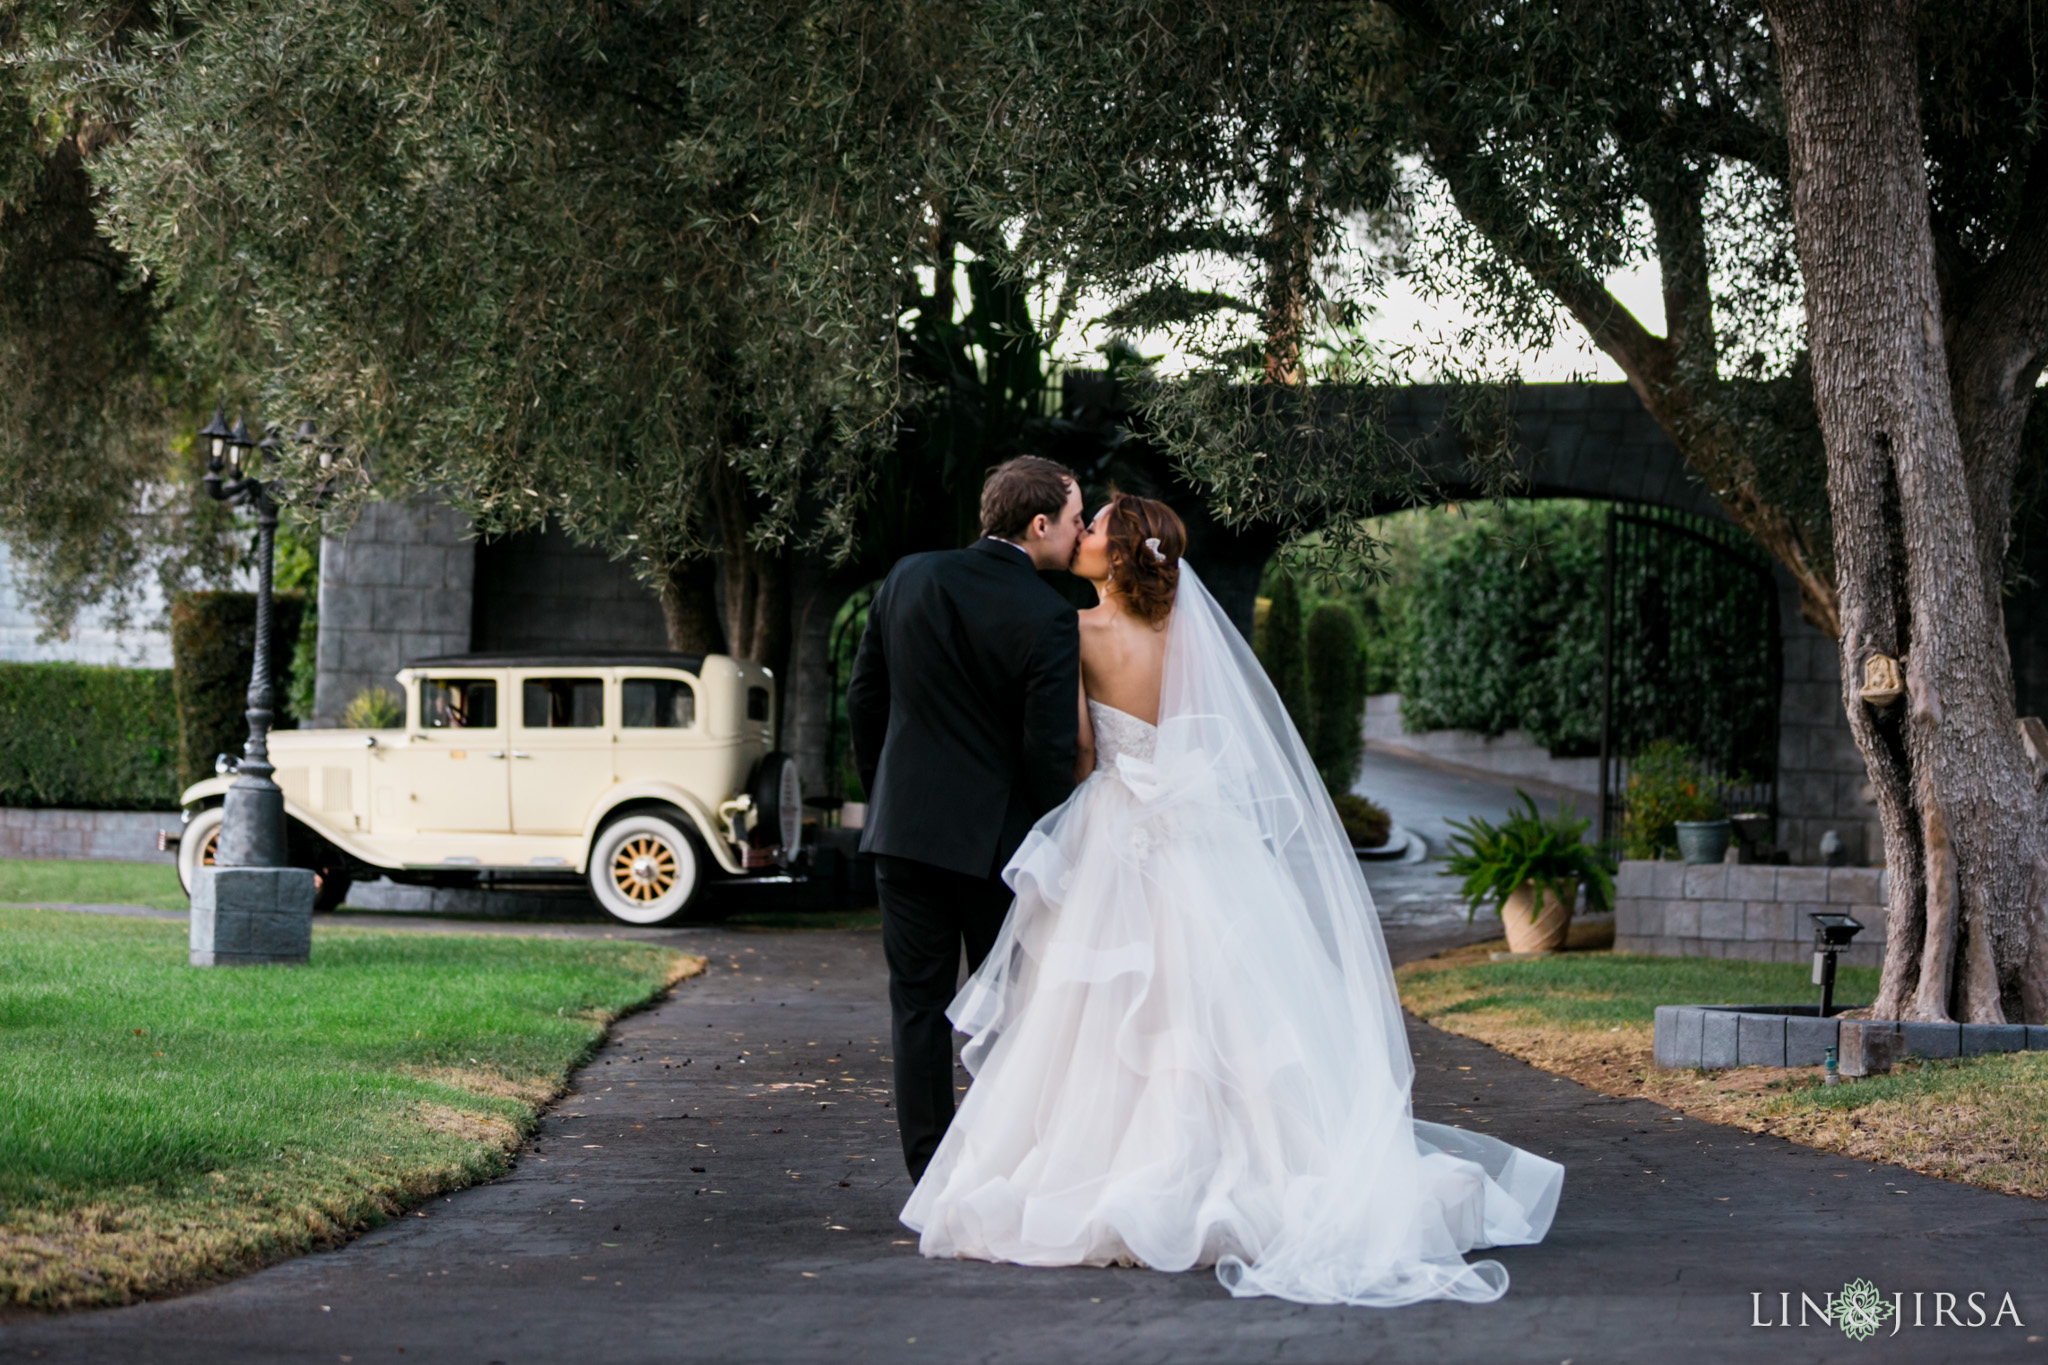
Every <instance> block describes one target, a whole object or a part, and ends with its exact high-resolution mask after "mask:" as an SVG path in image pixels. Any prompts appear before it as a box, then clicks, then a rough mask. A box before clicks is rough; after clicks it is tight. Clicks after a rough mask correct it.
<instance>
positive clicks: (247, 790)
mask: <svg viewBox="0 0 2048 1365" xmlns="http://www.w3.org/2000/svg"><path fill="white" fill-rule="evenodd" d="M199 437H200V439H201V440H202V441H204V442H205V443H206V476H205V479H204V483H205V485H206V492H207V495H208V496H209V497H212V498H214V499H215V500H216V501H219V502H224V503H227V504H228V505H229V506H231V507H247V508H249V509H251V510H252V511H254V512H255V513H256V569H257V580H256V663H255V667H254V668H253V669H251V670H250V678H249V713H248V714H249V740H248V743H246V744H244V745H243V746H242V761H241V762H240V763H239V764H237V765H236V768H235V781H234V785H232V786H231V787H229V788H228V793H227V801H226V803H225V808H224V809H223V810H222V812H221V826H220V840H219V842H218V843H217V844H216V845H215V851H214V865H213V866H211V867H202V868H200V869H198V875H197V876H196V877H195V878H194V880H193V883H192V921H191V954H190V961H191V963H192V965H193V966H195V967H229V966H251V965H254V964H257V963H265V962H304V961H306V960H307V958H308V957H309V956H310V955H311V953H312V945H313V894H314V885H313V873H312V871H311V870H310V869H307V868H301V867H292V866H291V865H290V862H289V857H290V855H289V852H288V849H287V846H286V840H285V816H284V791H283V789H282V788H280V787H279V786H278V785H277V783H276V782H275V781H273V780H272V777H271V774H272V773H273V771H274V769H273V768H272V767H271V763H270V721H271V717H272V715H273V714H274V711H275V705H276V695H277V693H276V687H275V685H274V684H273V682H272V679H271V667H270V616H271V610H270V608H271V603H270V575H271V558H272V554H273V551H274V550H275V549H276V544H277V503H276V501H275V500H274V499H273V498H272V497H271V496H270V487H269V485H267V484H265V483H264V482H263V480H261V479H259V478H257V477H256V468H255V460H254V459H253V458H252V457H251V455H250V452H251V451H252V450H253V449H258V448H259V447H257V445H256V442H255V441H253V440H252V439H250V436H249V428H248V427H247V426H246V425H244V424H243V422H242V419H241V418H239V417H237V418H236V419H235V425H234V427H233V428H232V429H230V428H229V427H228V425H227V423H226V422H225V421H224V420H223V417H222V414H221V411H220V409H218V408H216V409H214V413H213V420H212V421H211V422H208V423H207V424H206V426H205V427H204V428H202V429H201V430H200V432H199ZM260 449H262V450H264V451H265V452H266V453H268V452H271V451H275V450H276V449H277V440H276V438H275V437H271V438H269V439H266V440H265V441H264V442H263V444H262V446H261V447H260Z"/></svg>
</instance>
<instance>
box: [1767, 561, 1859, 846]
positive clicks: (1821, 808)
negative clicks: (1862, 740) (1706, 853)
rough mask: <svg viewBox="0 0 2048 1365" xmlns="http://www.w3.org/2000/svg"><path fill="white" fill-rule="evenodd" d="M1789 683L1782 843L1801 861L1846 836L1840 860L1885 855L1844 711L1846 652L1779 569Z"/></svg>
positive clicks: (1783, 698) (1781, 750)
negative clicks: (1832, 837) (1810, 620)
mask: <svg viewBox="0 0 2048 1365" xmlns="http://www.w3.org/2000/svg"><path fill="white" fill-rule="evenodd" d="M1777 577H1778V586H1779V611H1780V613H1781V620H1782V622H1783V624H1782V626H1781V627H1780V632H1779V633H1780V641H1781V646H1782V648H1783V651H1784V667H1785V675H1784V681H1783V683H1782V684H1781V685H1780V687H1779V689H1778V829H1777V843H1778V844H1779V846H1780V847H1782V848H1784V849H1786V850H1787V851H1788V852H1789V853H1790V854H1791V856H1792V861H1793V862H1794V863H1798V864H1813V863H1821V862H1824V861H1826V860H1825V859H1824V858H1823V857H1822V856H1821V851H1820V845H1821V840H1822V839H1823V838H1824V837H1826V835H1827V832H1828V831H1829V830H1834V831H1835V832H1836V833H1837V834H1839V835H1840V836H1841V839H1842V861H1843V862H1845V863H1851V864H1856V865H1861V864H1864V863H1869V862H1875V861H1877V860H1879V859H1882V858H1883V857H1884V835H1883V833H1882V832H1881V831H1880V830H1879V828H1878V824H1877V806H1876V804H1875V803H1874V801H1873V800H1872V798H1871V796H1870V780H1869V777H1868V775H1867V774H1866V773H1865V772H1864V770H1863V755H1862V754H1861V753H1860V752H1859V751H1858V750H1857V748H1856V740H1855V737H1854V736H1852V735H1851V734H1850V733H1849V718H1848V716H1846V715H1845V714H1843V711H1842V671H1841V655H1840V653H1839V651H1838V649H1837V646H1836V644H1835V642H1834V641H1833V640H1831V639H1829V638H1828V637H1827V636H1826V635H1823V634H1822V633H1821V632H1820V631H1819V630H1817V629H1815V628H1814V627H1813V626H1810V625H1808V624H1807V623H1806V621H1805V620H1804V619H1802V618H1801V617H1800V615H1799V594H1798V591H1797V589H1795V588H1794V587H1793V586H1792V580H1791V576H1790V575H1788V574H1786V573H1785V572H1784V570H1782V569H1780V570H1779V571H1778V575H1777Z"/></svg>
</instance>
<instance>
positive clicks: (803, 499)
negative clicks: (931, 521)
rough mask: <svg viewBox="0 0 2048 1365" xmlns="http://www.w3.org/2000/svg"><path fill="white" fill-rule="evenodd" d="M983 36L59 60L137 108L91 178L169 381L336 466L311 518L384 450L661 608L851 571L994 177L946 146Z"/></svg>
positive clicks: (279, 17)
mask: <svg viewBox="0 0 2048 1365" xmlns="http://www.w3.org/2000/svg"><path fill="white" fill-rule="evenodd" d="M57 8H59V9H64V8H71V9H76V8H79V6H75V5H74V6H68V7H67V6H61V5H60V6H57ZM970 23H971V15H970V14H969V13H967V12H965V11H963V10H961V9H958V8H956V7H952V6H930V5H928V6H911V7H908V8H906V7H902V6H895V5H884V4H879V3H870V2H869V0H856V2H855V3H851V4H848V3H843V2H841V0H834V2H833V3H824V0H777V2H776V3H770V4H764V5H743V6H725V7H712V8H708V9H707V8H701V7H700V8H694V9H693V8H687V7H685V8H678V7H674V6H669V5H662V4H653V5H632V6H591V5H587V4H582V3H578V2H577V0H541V2H540V3H537V4H529V5H523V6H513V7H510V8H502V7H501V8H488V7H486V8H476V7H466V6H458V7H455V8H452V9H431V10H428V11H423V12H421V13H420V14H419V15H416V16H411V17H409V18H408V19H407V21H406V22H403V23H394V22H391V21H390V16H389V14H388V13H387V12H386V9H385V8H384V7H382V6H380V5H377V4H375V3H365V2H364V0H343V3H337V4H324V5H316V6H298V7H293V6H280V5H277V4H275V3H270V2H269V0H231V3H227V4H221V5H213V6H208V7H207V8H206V9H205V10H204V12H203V14H201V15H197V16H195V17H194V18H191V19H189V20H185V21H184V22H181V23H178V24H175V25H170V26H166V27H164V28H162V29H152V30H148V31H145V32H141V33H137V34H134V35H131V36H130V38H129V40H128V41H127V42H125V43H124V44H121V45H119V46H117V47H116V46H109V47H106V48H103V49H101V50H98V51H86V50H81V49H80V48H77V47H71V48H60V52H59V54H58V55H62V56H68V57H71V58H73V59H75V60H76V62H77V65H76V66H75V67H73V68H72V69H73V70H74V71H75V72H76V76H75V78H74V79H73V80H72V81H71V82H70V84H69V85H68V86H67V88H66V91H65V94H66V96H67V97H68V98H71V99H75V100H78V101H81V102H84V103H86V104H88V105H90V106H93V107H99V108H110V109H111V108H118V109H123V110H129V111H133V117H132V118H131V119H130V120H129V121H128V122H126V123H125V124H124V125H123V128H124V132H125V136H124V137H123V138H122V139H121V140H120V141H119V143H118V144H117V145H116V146H115V147H113V148H110V149H109V151H108V152H107V153H106V154H105V155H104V156H102V157H100V158H99V159H97V160H96V161H95V162H94V166H93V170H94V175H95V177H96V180H97V182H98V184H99V185H100V187H101V190H102V193H103V194H104V196H105V212H104V217H105V219H106V221H107V222H108V223H110V224H111V225H112V227H113V229H114V233H115V236H116V238H117V240H118V242H119V244H120V246H121V247H122V249H124V250H126V251H128V252H130V253H131V254H132V256H133V257H134V259H136V260H137V261H138V262H139V263H141V264H142V265H143V266H144V267H145V268H146V269H147V270H148V271H149V273H150V277H151V278H152V279H153V280H154V281H157V282H158V287H159V289H160V290H161V291H162V296H163V297H164V298H165V299H166V300H167V301H168V303H169V311H168V312H167V313H166V315H165V319H164V322H163V325H162V326H161V327H160V328H159V330H158V336H159V337H160V338H162V339H164V340H165V344H166V345H167V346H169V347H170V348H171V349H172V351H173V352H174V356H175V359H176V360H177V362H178V363H179V364H181V365H184V366H189V367H190V368H192V369H193V370H195V371H196V372H199V373H202V374H209V375H214V374H219V375H224V376H229V377H230V379H229V382H230V383H231V385H232V389H233V392H234V393H236V394H247V395H254V394H259V393H260V394H261V395H263V397H264V404H263V407H264V414H265V416H266V417H269V418H270V419H271V420H273V421H279V422H283V423H285V424H287V425H288V424H289V423H290V422H291V421H293V420H295V419H297V418H299V417H301V416H311V417H315V418H317V419H318V420H319V421H320V424H321V427H322V429H323V431H326V432H328V433H330V434H332V435H334V436H335V437H337V438H338V439H339V440H340V441H341V442H342V443H343V444H342V446H341V447H340V448H339V449H335V450H330V452H329V453H330V455H333V456H335V457H336V458H337V463H336V464H335V465H333V466H332V467H330V468H329V469H328V470H326V471H323V470H321V469H320V468H319V467H318V466H317V464H316V462H315V461H314V459H313V452H311V451H308V450H304V449H287V450H285V451H282V452H280V467H279V472H280V473H281V475H282V476H283V479H284V482H285V487H286V492H287V497H288V500H292V501H296V502H305V501H307V500H308V498H309V497H310V494H311V492H312V490H313V489H314V488H315V487H316V486H317V485H319V484H320V483H321V482H323V481H330V482H329V492H330V495H331V501H330V505H331V506H333V507H334V508H335V509H336V510H337V511H338V512H340V511H345V509H346V506H347V504H348V503H349V502H350V501H351V500H353V499H357V498H360V497H363V496H367V495H368V494H369V493H370V492H371V489H370V487H369V482H368V469H367V466H366V463H365V461H366V460H367V458H368V454H369V452H371V451H373V450H374V451H375V452H376V461H377V466H376V470H375V479H376V481H377V482H378V483H379V484H382V485H384V486H385V487H387V488H398V487H402V486H406V485H411V486H417V487H431V488H435V489H439V490H442V491H443V492H444V493H445V494H446V496H448V497H450V498H451V499H452V500H453V501H454V502H455V503H456V504H457V505H459V506H460V507H461V508H462V509H463V510H465V511H467V512H469V513H470V514H471V515H472V516H473V517H474V518H475V519H476V522H477V525H478V526H479V528H480V529H482V530H483V531H485V532H487V533H491V534H496V533H500V532H504V531H508V530H513V529H519V528H523V527H531V526H536V525H539V524H540V523H541V522H542V520H543V519H544V518H547V517H550V516H552V517H553V518H554V519H555V520H556V522H557V523H558V524H560V525H561V526H562V527H563V528H564V529H565V530H566V531H567V532H568V533H569V534H570V535H571V536H572V537H574V538H576V539H577V540H579V541H582V542H585V543H596V544H600V545H602V546H604V547H605V548H607V549H609V550H611V551H612V552H614V553H616V554H619V555H621V556H629V557H631V559H632V560H633V561H634V562H635V563H636V565H638V566H639V567H640V568H641V569H642V570H643V571H644V572H646V573H647V574H648V575H649V576H650V577H654V578H657V579H659V578H661V577H662V576H663V575H664V574H666V573H667V572H668V571H669V570H670V569H671V568H672V566H673V565H674V564H675V563H676V561H678V560H681V559H688V558H693V557H698V556H702V555H704V554H707V553H711V552H713V551H717V552H719V553H722V554H732V555H737V554H740V553H741V552H743V551H745V550H747V549H748V548H749V547H751V548H753V549H757V550H763V551H775V552H779V551H780V549H782V548H783V547H786V546H788V545H790V544H792V543H795V542H797V541H809V542H811V543H814V544H816V545H818V546H820V547H822V548H823V549H824V550H825V551H826V552H827V553H828V554H832V555H835V556H843V555H845V554H848V553H851V552H852V550H853V549H854V548H855V546H856V545H857V543H858V540H859V534H858V533H859V530H860V526H859V524H858V522H857V521H856V513H857V512H858V510H859V509H860V506H861V504H862V501H863V498H864V495H865V494H866V492H867V489H868V485H869V483H870V481H871V479H872V478H873V476H874V474H875V473H876V459H877V457H879V456H883V455H886V454H887V453H888V452H889V451H890V449H891V448H892V445H893V441H894V436H895V424H894V417H895V411H896V407H897V404H898V403H899V401H900V400H901V398H902V397H903V396H904V393H905V385H904V376H903V373H902V365H901V361H902V357H901V349H902V345H903V340H902V338H901V336H900V335H899V332H898V328H897V320H898V318H899V316H901V315H902V314H903V312H904V311H905V307H906V304H907V303H908V299H907V297H906V296H907V294H908V293H909V288H908V286H907V283H906V282H907V281H909V280H911V279H912V278H913V277H914V275H915V272H916V269H917V267H919V266H930V265H931V264H932V263H933V261H934V256H935V248H936V247H937V245H938V244H939V242H940V241H941V240H942V239H943V240H945V241H946V242H947V243H948V244H949V245H950V244H951V242H953V241H956V240H959V239H960V234H959V233H957V232H949V231H947V230H944V229H945V224H947V223H948V222H949V221H950V220H951V214H950V211H949V204H950V202H951V199H952V197H953V196H955V195H956V194H957V193H958V192H959V190H958V186H959V185H960V182H962V181H963V180H971V178H972V176H973V175H974V174H976V173H980V172H981V170H982V169H989V170H991V171H992V168H986V167H985V163H983V162H981V161H979V160H977V159H976V158H975V157H974V156H973V155H972V154H971V153H963V154H960V155H957V156H956V155H955V151H954V148H953V141H954V139H955V137H956V135H957V134H956V129H957V128H960V127H963V126H964V127H967V128H969V129H972V128H973V127H974V126H976V121H969V122H968V123H966V124H964V125H963V124H960V123H957V122H956V121H955V119H954V118H953V115H954V113H955V112H956V110H955V108H954V107H953V103H952V102H953V101H955V99H956V96H955V95H954V93H953V92H954V91H955V90H956V88H957V87H958V86H959V85H961V84H962V83H963V78H964V76H965V67H966V66H967V65H968V64H969V63H971V61H972V60H973V56H974V48H973V44H972V42H971V34H970V32H969V27H970ZM227 70H232V71H235V72H237V73H239V76H238V79H236V80H233V81H223V80H221V79H220V78H219V73H220V72H221V71H227ZM282 91H289V92H290V97H289V98H284V97H281V96H280V94H279V92H282ZM202 225H203V226H202ZM195 234H196V235H195ZM337 471H338V473H337Z"/></svg>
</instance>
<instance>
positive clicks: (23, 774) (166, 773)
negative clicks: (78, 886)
mask: <svg viewBox="0 0 2048 1365" xmlns="http://www.w3.org/2000/svg"><path fill="white" fill-rule="evenodd" d="M177 750H178V726H177V708H176V703H175V700H174V698H173V695H172V688H171V675H170V673H169V672H167V671H166V670H164V669H159V668H102V667H97V666H94V665H89V664H0V805H5V806H31V807H42V808H49V807H64V808H72V809H80V810H168V809H170V808H171V807H172V806H174V805H176V804H177V799H178V777H177V763H176V760H177Z"/></svg>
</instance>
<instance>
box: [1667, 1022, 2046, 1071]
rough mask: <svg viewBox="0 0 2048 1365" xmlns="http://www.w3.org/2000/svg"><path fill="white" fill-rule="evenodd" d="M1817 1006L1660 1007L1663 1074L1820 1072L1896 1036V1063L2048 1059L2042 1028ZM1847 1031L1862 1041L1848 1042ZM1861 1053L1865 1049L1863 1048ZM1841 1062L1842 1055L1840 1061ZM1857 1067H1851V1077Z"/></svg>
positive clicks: (1893, 1049)
mask: <svg viewBox="0 0 2048 1365" xmlns="http://www.w3.org/2000/svg"><path fill="white" fill-rule="evenodd" d="M1817 1010H1818V1007H1817V1006H1814V1005H1659V1006H1657V1019H1656V1029H1655V1038H1654V1042H1653V1045H1652V1046H1653V1049H1654V1053H1655V1059H1656V1064H1657V1065H1658V1066H1661V1067H1697V1068H1700V1069H1703V1070H1708V1071H1722V1070H1726V1069H1727V1068H1729V1067H1733V1066H1819V1065H1821V1064H1822V1063H1823V1062H1824V1061H1825V1060H1826V1058H1827V1050H1828V1049H1829V1048H1831V1047H1832V1048H1837V1049H1841V1053H1842V1054H1846V1053H1847V1052H1848V1051H1849V1047H1850V1045H1852V1044H1855V1045H1860V1044H1861V1042H1862V1040H1863V1038H1864V1037H1866V1036H1868V1035H1870V1034H1872V1033H1875V1032H1878V1031H1880V1030H1881V1031H1884V1032H1886V1033H1890V1034H1894V1035H1895V1038H1896V1041H1895V1043H1894V1044H1893V1046H1892V1047H1891V1048H1890V1049H1888V1051H1887V1054H1886V1055H1887V1062H1886V1063H1885V1065H1883V1066H1873V1067H1871V1068H1870V1069H1871V1070H1883V1069H1885V1066H1888V1065H1889V1059H1890V1058H1896V1057H1904V1056H1914V1057H1975V1056H1978V1055H1980V1054H1982V1053H1986V1052H2048V1027H2044V1026H2042V1025H2039V1024H1914V1023H1906V1022H1902V1021H1897V1020H1890V1019H1882V1020H1878V1019H1841V1018H1830V1019H1821V1018H1818V1017H1817ZM1845 1028H1846V1031H1848V1032H1850V1033H1853V1034H1855V1035H1856V1036H1855V1037H1853V1038H1851V1037H1844V1036H1843V1035H1844V1032H1845ZM1858 1050H1859V1052H1860V1046H1859V1048H1858ZM1838 1055H1839V1054H1838ZM1854 1065H1855V1059H1853V1058H1852V1059H1849V1060H1848V1062H1847V1063H1846V1064H1845V1072H1846V1074H1851V1075H1854V1074H1858V1073H1859V1072H1860V1070H1861V1068H1860V1067H1859V1068H1857V1069H1856V1070H1848V1067H1849V1066H1854Z"/></svg>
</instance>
